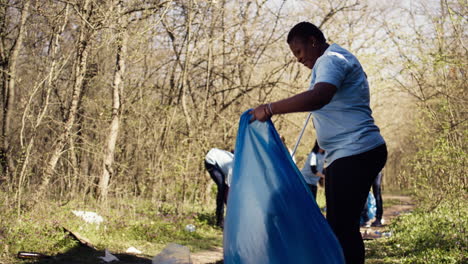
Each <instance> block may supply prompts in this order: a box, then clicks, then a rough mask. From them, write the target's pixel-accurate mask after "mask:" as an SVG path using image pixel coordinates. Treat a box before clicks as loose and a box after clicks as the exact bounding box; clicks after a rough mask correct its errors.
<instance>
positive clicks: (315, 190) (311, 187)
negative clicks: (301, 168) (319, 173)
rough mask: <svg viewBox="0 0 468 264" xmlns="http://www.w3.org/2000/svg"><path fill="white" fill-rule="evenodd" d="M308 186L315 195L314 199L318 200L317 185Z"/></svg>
mask: <svg viewBox="0 0 468 264" xmlns="http://www.w3.org/2000/svg"><path fill="white" fill-rule="evenodd" d="M307 186H309V189H310V191H311V192H312V195H314V199H315V200H317V185H313V184H307Z"/></svg>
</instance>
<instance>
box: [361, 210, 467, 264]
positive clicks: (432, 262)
mask: <svg viewBox="0 0 468 264" xmlns="http://www.w3.org/2000/svg"><path fill="white" fill-rule="evenodd" d="M466 208H468V207H467V204H466V203H465V204H464V207H463V206H461V207H456V208H455V207H453V206H449V205H441V206H439V207H438V208H437V209H435V210H433V211H431V212H426V211H422V210H416V211H414V212H413V213H411V214H406V215H402V216H400V217H398V218H397V219H395V220H394V221H393V223H392V224H391V225H390V227H389V230H390V231H391V232H392V236H391V237H390V238H383V239H378V240H375V241H369V242H366V247H367V248H368V259H369V260H368V262H367V263H379V264H386V263H405V264H410V263H411V264H461V263H467V261H468V259H467V257H466V256H467V254H466V252H467V250H468V247H467V246H468V244H467V234H466V232H467V227H468V226H467V222H468V214H467V209H466Z"/></svg>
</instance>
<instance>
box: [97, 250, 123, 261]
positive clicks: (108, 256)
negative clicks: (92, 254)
mask: <svg viewBox="0 0 468 264" xmlns="http://www.w3.org/2000/svg"><path fill="white" fill-rule="evenodd" d="M99 258H100V259H102V260H104V261H105V262H112V261H114V260H116V261H119V259H118V258H117V257H116V256H114V255H112V254H111V253H110V252H109V250H107V249H106V251H105V253H104V257H99Z"/></svg>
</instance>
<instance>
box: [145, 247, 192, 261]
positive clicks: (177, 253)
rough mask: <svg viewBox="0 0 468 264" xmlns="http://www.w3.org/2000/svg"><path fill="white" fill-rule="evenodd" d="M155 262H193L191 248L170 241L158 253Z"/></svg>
mask: <svg viewBox="0 0 468 264" xmlns="http://www.w3.org/2000/svg"><path fill="white" fill-rule="evenodd" d="M152 263H153V264H192V260H191V259H190V249H189V248H188V247H185V246H182V245H179V244H175V243H170V244H169V245H167V246H166V247H165V248H164V249H163V250H162V251H161V253H159V254H158V255H156V256H155V257H154V258H153V260H152Z"/></svg>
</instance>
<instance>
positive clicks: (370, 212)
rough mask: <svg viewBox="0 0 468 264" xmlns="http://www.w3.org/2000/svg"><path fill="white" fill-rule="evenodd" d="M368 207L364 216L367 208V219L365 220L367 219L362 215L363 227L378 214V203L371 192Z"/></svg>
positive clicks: (367, 202) (361, 222)
mask: <svg viewBox="0 0 468 264" xmlns="http://www.w3.org/2000/svg"><path fill="white" fill-rule="evenodd" d="M366 205H367V206H366V207H364V209H363V214H364V215H365V211H366V208H367V219H365V217H363V215H362V214H361V219H360V224H361V225H363V224H364V223H366V222H367V221H369V220H372V219H373V218H374V217H375V214H376V213H377V203H376V202H375V197H374V195H373V194H372V193H371V192H369V195H368V196H367V201H366Z"/></svg>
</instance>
